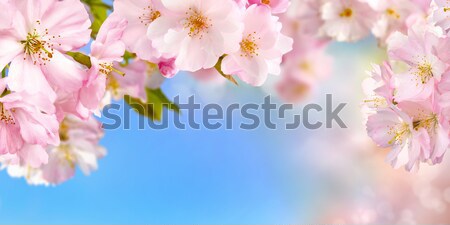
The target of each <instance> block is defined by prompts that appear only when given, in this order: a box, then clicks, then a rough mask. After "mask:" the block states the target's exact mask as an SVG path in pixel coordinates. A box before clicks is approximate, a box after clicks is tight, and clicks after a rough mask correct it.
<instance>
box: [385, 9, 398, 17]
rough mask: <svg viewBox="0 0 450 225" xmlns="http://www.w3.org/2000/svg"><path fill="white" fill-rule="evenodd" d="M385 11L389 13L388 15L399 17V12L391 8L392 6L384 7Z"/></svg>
mask: <svg viewBox="0 0 450 225" xmlns="http://www.w3.org/2000/svg"><path fill="white" fill-rule="evenodd" d="M386 13H387V14H388V15H389V16H392V17H393V18H395V19H400V14H398V13H397V12H396V11H395V10H394V9H392V8H388V9H386Z"/></svg>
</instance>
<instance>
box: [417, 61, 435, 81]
mask: <svg viewBox="0 0 450 225" xmlns="http://www.w3.org/2000/svg"><path fill="white" fill-rule="evenodd" d="M415 74H416V75H417V76H418V78H419V79H420V80H419V82H421V83H422V84H426V83H427V82H428V81H429V80H430V79H431V78H433V67H432V66H431V64H430V63H429V62H424V63H422V64H419V65H418V66H417V72H416V73H415Z"/></svg>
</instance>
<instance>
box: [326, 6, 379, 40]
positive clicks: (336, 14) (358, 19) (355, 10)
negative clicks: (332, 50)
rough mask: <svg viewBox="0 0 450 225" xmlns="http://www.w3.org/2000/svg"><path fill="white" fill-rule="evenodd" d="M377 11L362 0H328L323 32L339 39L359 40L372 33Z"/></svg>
mask: <svg viewBox="0 0 450 225" xmlns="http://www.w3.org/2000/svg"><path fill="white" fill-rule="evenodd" d="M375 16H376V14H375V12H374V11H373V10H372V9H371V8H370V7H369V5H368V4H367V3H365V2H362V1H360V0H326V1H325V3H324V4H323V6H322V19H323V20H324V21H325V22H324V24H323V27H322V32H323V33H324V34H325V35H327V36H329V37H331V38H333V39H335V40H337V41H358V40H361V39H362V38H364V37H367V36H368V35H369V34H370V29H371V28H372V25H373V23H374V20H375Z"/></svg>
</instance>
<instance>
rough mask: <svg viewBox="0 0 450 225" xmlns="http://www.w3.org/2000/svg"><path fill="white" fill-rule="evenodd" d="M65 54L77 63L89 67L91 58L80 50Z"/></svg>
mask: <svg viewBox="0 0 450 225" xmlns="http://www.w3.org/2000/svg"><path fill="white" fill-rule="evenodd" d="M66 54H67V55H69V56H71V57H72V58H73V59H74V60H75V61H77V62H78V63H80V64H82V65H85V66H87V67H88V68H91V66H92V64H91V58H90V57H89V56H87V55H85V54H83V53H81V52H67V53H66Z"/></svg>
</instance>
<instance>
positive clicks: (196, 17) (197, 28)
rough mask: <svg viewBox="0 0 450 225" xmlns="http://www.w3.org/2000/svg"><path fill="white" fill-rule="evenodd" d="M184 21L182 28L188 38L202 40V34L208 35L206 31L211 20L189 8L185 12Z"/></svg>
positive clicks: (209, 26)
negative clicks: (186, 32)
mask: <svg viewBox="0 0 450 225" xmlns="http://www.w3.org/2000/svg"><path fill="white" fill-rule="evenodd" d="M186 16H187V18H186V20H185V22H184V28H185V29H187V30H188V31H189V32H188V35H189V36H190V37H197V36H198V37H199V38H200V39H202V38H203V33H208V29H209V28H211V26H212V24H211V19H209V18H208V17H206V16H204V15H203V14H201V13H200V12H198V11H197V10H196V9H193V8H189V11H188V12H186Z"/></svg>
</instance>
